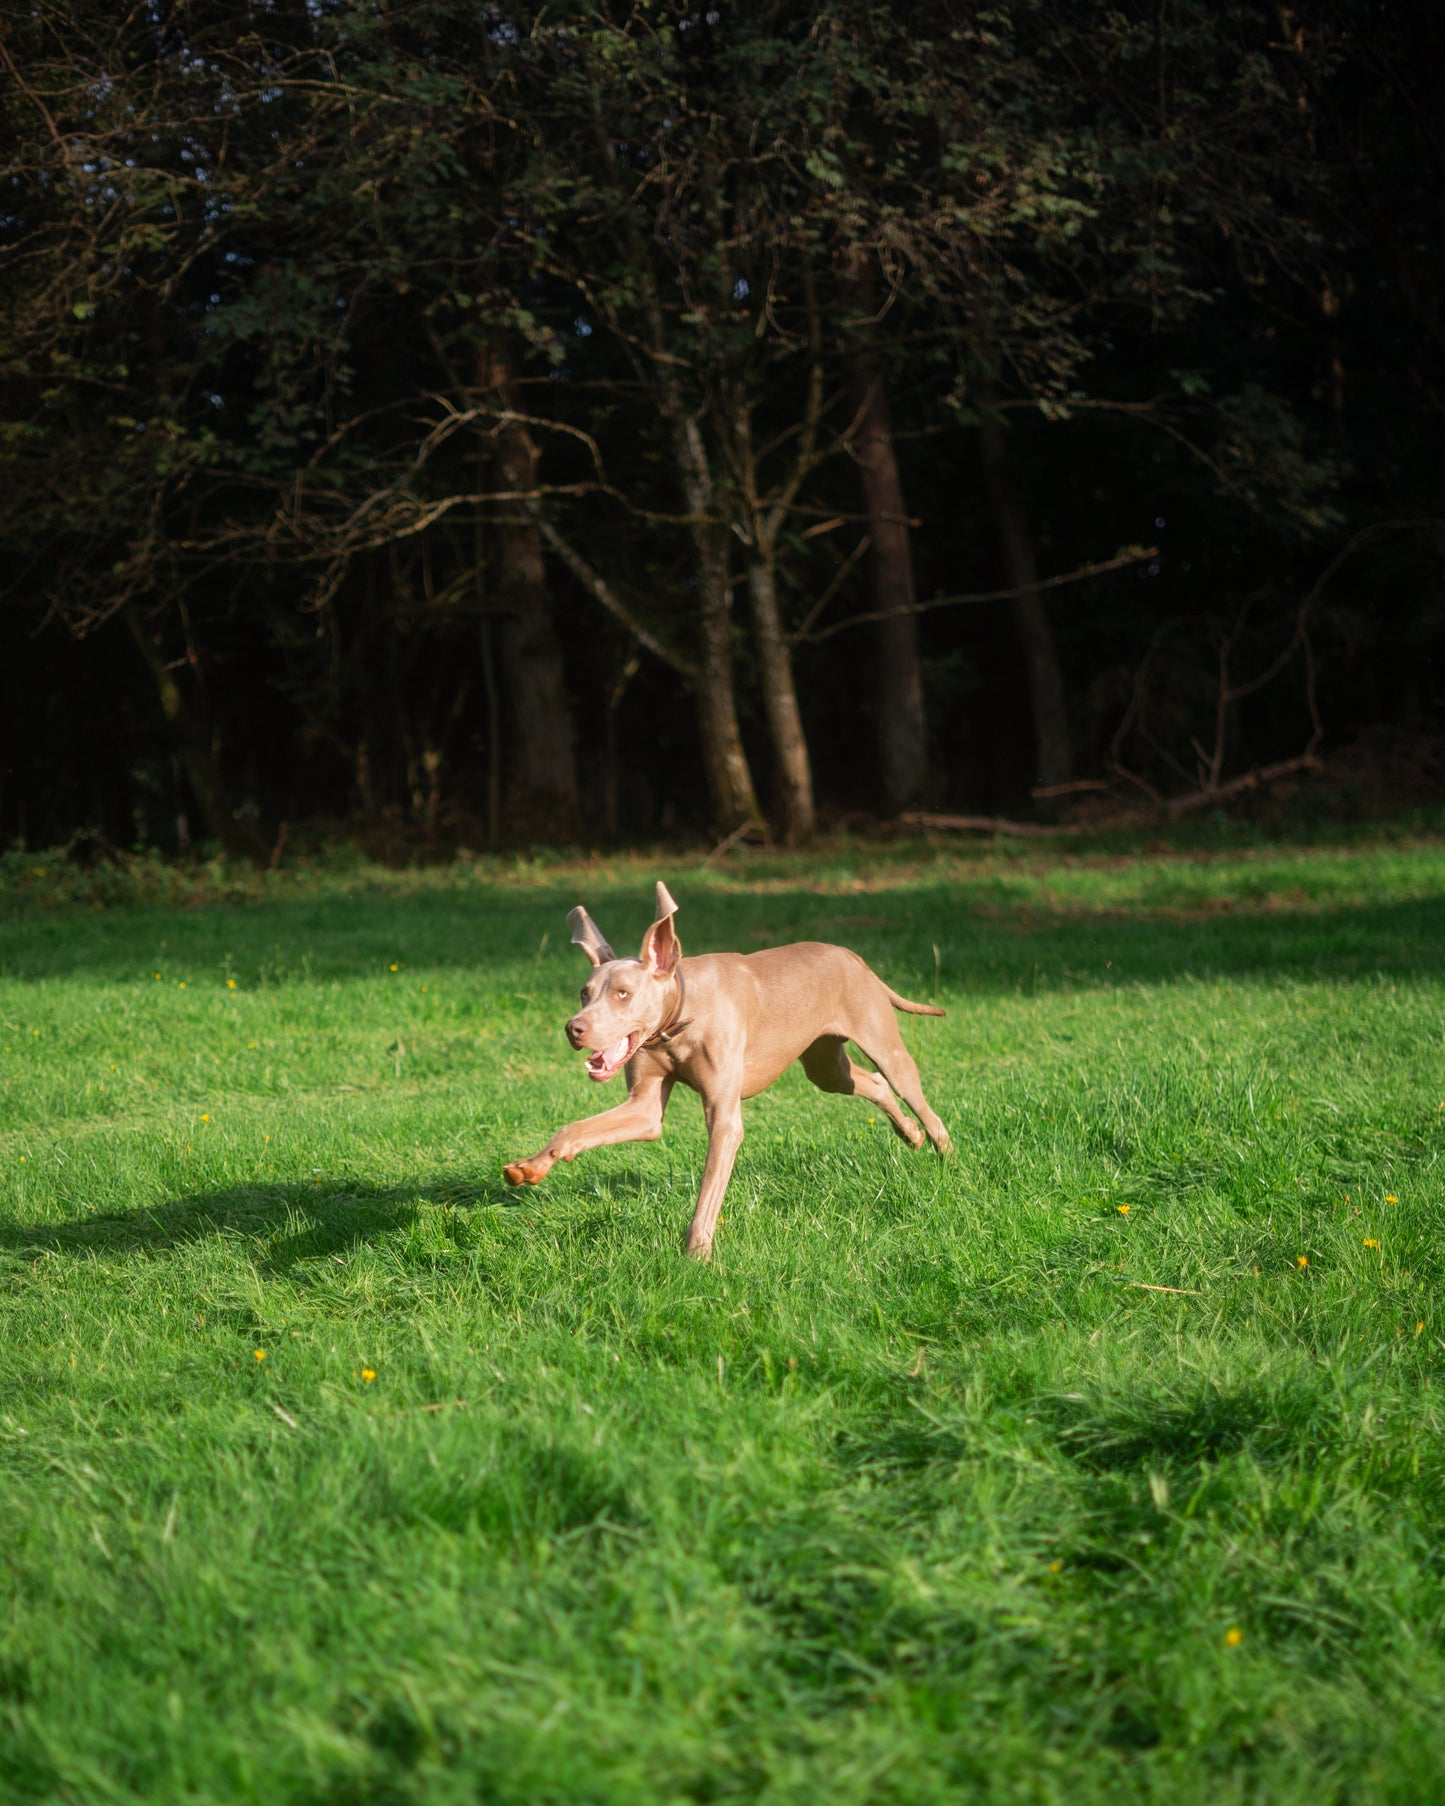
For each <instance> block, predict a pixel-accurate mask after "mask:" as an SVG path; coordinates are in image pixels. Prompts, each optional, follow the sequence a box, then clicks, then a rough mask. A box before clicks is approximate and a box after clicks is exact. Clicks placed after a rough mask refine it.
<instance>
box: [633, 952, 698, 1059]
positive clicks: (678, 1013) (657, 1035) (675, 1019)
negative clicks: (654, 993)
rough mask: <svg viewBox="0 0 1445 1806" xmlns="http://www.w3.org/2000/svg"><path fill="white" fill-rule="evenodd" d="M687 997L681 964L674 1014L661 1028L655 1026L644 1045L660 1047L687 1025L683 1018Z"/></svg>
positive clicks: (678, 970)
mask: <svg viewBox="0 0 1445 1806" xmlns="http://www.w3.org/2000/svg"><path fill="white" fill-rule="evenodd" d="M686 997H687V992H686V991H685V990H684V988H683V983H682V967H681V966H679V967H678V969H677V1001H676V1003H674V1004H673V1006H672V1014H671V1015H670V1016H669V1017H668V1019H667V1021H666V1022H664V1023H663V1025H662V1027H661V1028H655V1029H654V1030H653V1031H652V1033H651V1034H650V1035H649V1036H648V1037H647V1039H646V1040H645V1041H644V1042H642V1046H643V1047H658V1046H660V1045H661V1044H662V1043H663V1042H664V1041H670V1040H671V1039H672V1037H673V1036H674V1035H675V1034H676V1033H677V1031H678V1030H679V1029H680V1028H685V1027H686V1024H685V1023H684V1022H683V1020H682V1006H683V1003H684V1001H685V1000H686Z"/></svg>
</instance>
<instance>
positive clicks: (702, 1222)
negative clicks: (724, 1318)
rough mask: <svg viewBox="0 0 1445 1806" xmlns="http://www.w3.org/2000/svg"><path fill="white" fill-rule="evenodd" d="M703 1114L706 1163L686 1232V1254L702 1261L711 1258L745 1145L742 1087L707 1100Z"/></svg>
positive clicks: (704, 1100)
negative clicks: (714, 1237)
mask: <svg viewBox="0 0 1445 1806" xmlns="http://www.w3.org/2000/svg"><path fill="white" fill-rule="evenodd" d="M703 1113H704V1115H705V1116H706V1118H707V1164H706V1165H705V1166H704V1167H703V1170H702V1190H701V1191H700V1192H699V1193H698V1196H697V1209H696V1210H695V1211H694V1212H693V1213H692V1222H691V1223H690V1224H689V1225H688V1231H687V1251H688V1253H689V1254H693V1255H696V1256H697V1258H698V1259H699V1260H707V1259H709V1258H710V1257H711V1255H712V1232H713V1230H714V1229H715V1228H716V1227H717V1218H718V1212H719V1211H720V1210H721V1209H722V1201H723V1193H724V1192H725V1191H726V1190H727V1188H728V1180H729V1179H731V1178H732V1176H733V1163H734V1161H736V1159H737V1157H738V1149H739V1148H740V1147H741V1146H742V1144H743V1100H742V1088H741V1086H739V1087H738V1088H737V1089H736V1090H729V1091H728V1092H726V1093H725V1094H724V1095H723V1096H721V1097H717V1096H708V1097H704V1098H703Z"/></svg>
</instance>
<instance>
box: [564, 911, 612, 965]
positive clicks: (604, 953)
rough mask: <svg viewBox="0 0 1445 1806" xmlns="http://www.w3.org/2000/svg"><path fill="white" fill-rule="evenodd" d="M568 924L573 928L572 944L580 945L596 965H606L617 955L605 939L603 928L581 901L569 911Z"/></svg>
mask: <svg viewBox="0 0 1445 1806" xmlns="http://www.w3.org/2000/svg"><path fill="white" fill-rule="evenodd" d="M567 926H568V927H569V928H570V929H571V930H572V945H573V946H574V947H580V948H581V949H582V951H583V952H584V953H585V954H586V955H587V957H588V959H590V960H591V961H592V964H593V965H594V966H603V965H606V963H607V961H608V960H610V959H616V958H617V955H616V954H615V953H614V952H613V951H612V949H611V948H610V947H609V946H608V945H607V942H606V941H605V940H604V939H603V936H602V930H601V929H600V928H599V927H598V926H597V924H596V923H595V922H594V921H593V920H592V918H591V916H589V915H588V913H587V911H586V910H585V909H584V908H583V907H582V905H581V904H580V903H579V904H578V905H577V907H576V908H575V909H569V910H568V912H567Z"/></svg>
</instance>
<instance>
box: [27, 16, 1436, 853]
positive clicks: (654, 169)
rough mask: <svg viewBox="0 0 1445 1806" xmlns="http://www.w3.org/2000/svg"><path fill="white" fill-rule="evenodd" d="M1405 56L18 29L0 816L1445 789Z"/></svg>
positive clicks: (275, 822)
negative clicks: (1301, 788) (1300, 788)
mask: <svg viewBox="0 0 1445 1806" xmlns="http://www.w3.org/2000/svg"><path fill="white" fill-rule="evenodd" d="M1441 37H1442V25H1441V14H1440V11H1439V9H1436V8H1425V7H1420V8H1414V7H1407V6H1398V5H1394V4H1389V3H1387V0H1380V3H1378V4H1367V3H1363V0H1361V3H1356V4H1350V3H1347V0H1319V3H1314V0H1310V3H1307V4H1301V5H1299V6H1278V7H1276V6H1272V5H1267V4H1258V3H1256V0H1249V3H1232V0H1148V4H1143V3H1142V0H1140V3H1136V0H1124V3H1121V4H1102V3H1100V0H1037V3H1034V4H1029V3H1025V0H1004V3H1003V4H998V5H992V6H988V5H980V4H968V3H966V0H918V3H917V4H910V5H906V6H905V5H901V4H899V5H892V6H888V5H878V4H868V3H866V0H824V3H822V4H814V5H793V4H786V3H779V4H771V5H769V4H756V5H738V6H731V5H718V6H717V7H716V8H712V9H708V8H701V7H692V6H684V5H678V4H674V3H672V0H656V3H655V4H644V3H642V0H638V3H637V4H635V5H626V4H605V3H594V4H583V3H579V0H559V3H556V4H552V5H549V6H546V7H545V8H544V7H542V6H540V5H533V6H510V5H497V6H493V5H487V4H473V5H467V4H460V3H455V0H399V3H397V4H386V3H383V0H372V3H370V4H362V3H361V0H274V3H272V4H265V5H263V4H260V3H258V0H252V3H251V4H236V3H234V0H229V3H228V4H225V5H220V4H215V5H211V4H202V3H196V4H173V5H171V4H161V3H159V0H157V3H154V4H137V5H126V4H124V3H122V4H120V5H117V4H115V0H105V3H103V4H102V3H100V0H74V3H66V4H59V3H58V0H57V3H55V4H50V3H39V4H24V5H21V6H17V7H13V8H9V9H7V11H6V16H5V19H4V21H3V23H0V167H3V178H0V416H3V418H0V541H3V545H4V561H3V570H0V583H3V602H0V846H3V845H5V844H10V843H14V842H17V841H19V842H23V843H26V844H29V845H31V846H39V845H47V844H57V843H62V842H66V841H71V842H72V844H75V845H78V846H83V845H85V844H89V843H94V844H95V845H97V846H105V845H108V846H110V847H113V848H117V849H127V848H130V847H132V846H136V845H153V846H159V847H161V848H163V849H165V850H167V851H189V850H192V849H194V848H196V847H199V846H201V845H203V844H204V843H206V842H208V841H210V842H219V843H220V844H221V846H222V847H223V848H224V849H225V850H226V851H227V852H228V853H232V854H235V855H239V856H244V857H246V858H251V859H255V860H257V861H258V862H261V863H265V862H267V861H268V860H271V859H273V858H275V857H277V856H279V854H280V852H281V849H282V847H283V845H284V841H285V833H286V832H287V831H289V832H290V834H291V835H292V837H293V839H292V844H293V845H294V844H295V839H294V837H295V835H296V834H297V833H300V832H303V831H311V830H315V829H318V828H321V827H329V828H331V829H338V828H340V829H344V830H345V831H347V832H350V833H353V834H355V835H357V836H358V837H360V838H362V839H363V840H364V841H365V840H368V839H369V840H370V841H372V842H373V843H376V844H378V845H381V846H383V847H384V848H385V849H386V850H388V851H389V852H393V853H394V852H396V851H397V850H402V851H405V850H406V849H408V848H410V849H413V850H415V849H418V848H421V847H424V846H434V847H439V848H440V847H445V846H447V845H457V844H461V843H466V844H468V845H472V846H486V845H497V844H508V843H528V842H531V843H537V842H546V841H549V840H551V841H557V842H575V841H577V840H579V839H581V840H583V841H585V842H588V843H601V842H604V841H607V840H609V839H624V840H625V839H629V838H644V837H655V836H657V835H659V834H668V833H679V834H694V835H696V834H702V833H706V834H709V835H712V836H714V837H722V836H726V835H728V834H730V833H733V832H740V831H744V830H746V829H748V827H749V824H755V823H757V824H761V823H766V824H767V828H768V831H769V832H771V833H772V834H774V835H775V836H777V837H779V838H782V839H786V840H790V841H792V842H795V843H796V842H802V841H805V840H806V839H807V838H808V837H809V836H810V835H811V834H812V833H813V832H814V831H815V830H816V828H817V826H818V824H819V823H820V822H822V823H825V824H826V823H827V822H829V821H837V820H849V819H856V818H873V817H894V816H897V815H899V814H900V813H904V812H908V811H910V810H919V809H923V810H932V811H940V810H942V811H955V812H957V811H964V812H979V811H981V812H984V813H988V814H996V813H1004V814H1007V815H1009V816H1011V817H1015V818H1018V819H1020V820H1022V821H1025V822H1030V821H1031V822H1047V821H1057V820H1059V819H1060V818H1064V819H1100V820H1104V819H1110V818H1111V816H1117V815H1118V814H1119V812H1121V811H1128V810H1138V809H1140V808H1142V809H1144V810H1146V811H1153V812H1155V813H1156V814H1160V815H1163V816H1164V817H1166V818H1167V817H1168V816H1169V815H1170V814H1171V813H1172V814H1174V815H1178V814H1180V813H1183V812H1186V811H1188V810H1190V809H1194V808H1204V807H1218V806H1228V805H1232V804H1234V803H1235V802H1237V801H1238V800H1239V799H1241V798H1244V797H1251V798H1254V799H1256V800H1257V799H1258V798H1260V797H1261V796H1270V795H1273V796H1275V797H1278V796H1279V795H1280V794H1281V787H1284V788H1285V789H1288V788H1290V787H1292V786H1304V787H1305V791H1306V792H1310V793H1312V794H1317V795H1321V796H1326V797H1327V798H1328V806H1329V807H1331V808H1336V809H1346V810H1366V809H1372V808H1386V807H1392V806H1396V805H1399V804H1400V803H1402V802H1408V801H1410V800H1417V799H1421V798H1425V797H1438V796H1439V795H1440V794H1442V793H1445V758H1442V751H1441V748H1442V741H1445V685H1442V666H1441V653H1442V651H1445V592H1442V579H1441V553H1442V549H1445V465H1442V446H1445V434H1442V427H1445V313H1442V304H1441V295H1442V286H1445V167H1442V162H1445V159H1442V110H1441V107H1440V104H1439V103H1440V93H1441V74H1442V61H1445V59H1442V57H1441V55H1440V51H1441ZM1100 567H1105V568H1100ZM934 604H937V606H934ZM1297 794H1299V793H1298V792H1297ZM1090 811H1092V812H1093V814H1092V817H1091V816H1090V814H1089V812H1090ZM1081 812H1082V813H1081Z"/></svg>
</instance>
